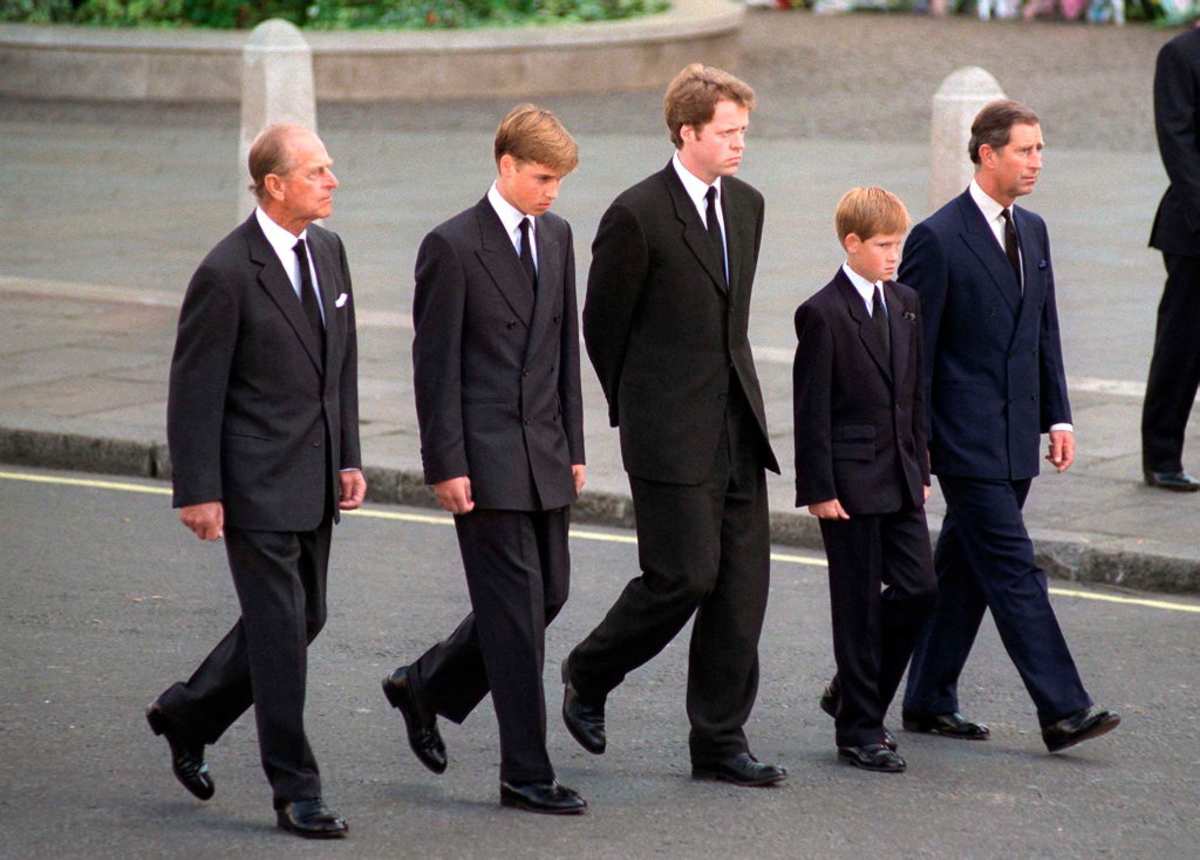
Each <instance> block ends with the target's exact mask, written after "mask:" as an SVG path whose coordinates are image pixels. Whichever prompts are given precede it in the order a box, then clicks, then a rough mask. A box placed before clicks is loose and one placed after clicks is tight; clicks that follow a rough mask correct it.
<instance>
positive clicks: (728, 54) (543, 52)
mask: <svg viewBox="0 0 1200 860" xmlns="http://www.w3.org/2000/svg"><path fill="white" fill-rule="evenodd" d="M745 14H746V10H745V7H744V5H742V4H739V3H734V2H730V0H673V3H672V8H671V9H669V10H667V11H666V12H662V13H660V14H657V15H647V16H644V17H640V18H633V19H630V20H627V21H612V22H595V23H591V24H575V25H571V24H565V25H561V26H552V27H508V28H484V29H479V30H463V31H454V30H447V31H436V32H413V31H407V32H406V31H370V30H355V31H353V32H320V31H310V32H306V33H304V38H305V40H306V41H307V42H308V44H309V46H310V47H311V48H312V56H313V75H314V83H315V86H316V96H317V99H318V100H321V101H383V100H404V101H407V100H412V101H420V100H426V99H446V98H471V97H484V96H512V97H514V98H528V97H531V96H540V95H548V94H555V93H584V92H588V93H592V92H613V91H619V90H632V89H642V88H646V87H661V86H663V85H665V84H666V83H667V81H669V80H670V79H671V78H672V77H673V76H674V75H675V73H676V72H678V71H679V69H681V68H683V66H684V65H686V64H687V63H690V62H696V61H698V60H703V61H704V62H706V63H708V64H710V65H717V66H722V67H724V68H730V67H732V66H734V65H735V64H736V61H737V37H738V31H739V30H740V29H741V26H742V21H743V19H744V17H745ZM248 35H249V34H248V33H246V32H243V31H234V32H230V31H204V30H152V29H146V30H129V29H115V30H114V29H106V28H95V27H67V26H53V27H50V26H36V25H30V24H4V25H0V93H4V94H7V95H12V96H19V97H22V98H35V99H55V98H68V99H81V100H84V101H112V100H115V101H172V102H174V101H183V102H221V101H226V102H228V101H237V100H238V99H240V97H241V67H242V46H243V44H244V43H245V41H246V38H247V36H248Z"/></svg>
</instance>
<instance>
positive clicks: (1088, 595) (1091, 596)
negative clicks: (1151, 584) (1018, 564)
mask: <svg viewBox="0 0 1200 860" xmlns="http://www.w3.org/2000/svg"><path fill="white" fill-rule="evenodd" d="M1050 593H1051V594H1055V595H1058V596H1059V597H1082V598H1084V599H1085V600H1099V601H1102V602H1104V603H1123V604H1125V605H1126V606H1149V607H1150V608H1151V609H1170V610H1171V611H1173V612H1200V606H1194V605H1192V604H1190V603H1173V602H1171V601H1169V600H1151V599H1150V598H1147V597H1123V596H1121V595H1118V594H1098V593H1096V592H1094V591H1077V590H1076V589H1074V588H1051V589H1050Z"/></svg>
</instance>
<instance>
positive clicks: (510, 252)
mask: <svg viewBox="0 0 1200 860" xmlns="http://www.w3.org/2000/svg"><path fill="white" fill-rule="evenodd" d="M493 154H494V156H495V159H496V170H497V173H498V175H497V178H496V181H495V183H494V184H493V185H492V187H491V189H490V190H489V191H488V193H487V194H486V195H485V196H484V198H483V199H482V200H480V201H479V202H478V203H477V204H475V205H474V206H472V207H471V208H470V209H467V210H465V211H463V212H461V213H459V214H458V215H456V216H455V217H453V218H451V219H450V220H449V221H447V222H445V223H444V224H441V225H439V226H438V227H436V228H434V230H433V231H432V232H431V233H430V234H429V235H428V236H426V237H425V240H424V241H423V242H422V243H421V248H420V250H419V251H418V253H417V269H416V281H417V284H416V294H415V296H414V298H413V322H414V324H415V327H416V336H415V338H414V340H413V381H414V385H415V387H416V397H417V419H418V421H419V423H420V429H421V458H422V461H423V463H424V467H425V479H426V481H427V482H428V483H429V484H431V485H432V486H433V489H434V492H435V493H436V494H437V498H438V501H439V502H440V504H441V505H442V507H443V508H445V509H446V510H447V511H450V512H451V513H452V514H454V526H455V529H456V530H457V531H458V543H459V548H460V549H461V550H462V557H463V567H464V568H465V571H466V577H467V590H468V591H469V593H470V596H471V607H472V609H473V610H474V611H473V612H472V613H471V614H470V615H468V616H467V618H466V619H465V620H464V621H463V622H462V623H461V624H460V625H459V626H458V629H457V630H455V631H454V633H452V634H451V635H450V637H449V638H448V639H446V640H445V641H443V642H439V643H438V644H436V645H434V646H433V647H432V648H430V649H429V650H428V651H427V652H426V653H425V654H423V655H422V656H421V657H420V659H418V660H417V661H416V662H415V663H413V664H412V665H410V666H401V667H400V668H398V669H397V670H396V671H395V672H393V673H392V674H391V675H389V676H388V677H387V678H385V679H384V681H383V690H384V693H385V694H386V695H387V698H388V701H390V702H391V703H392V705H393V706H395V707H396V708H398V709H399V710H400V712H401V714H402V716H403V717H404V720H405V724H406V729H407V732H408V739H409V745H410V746H411V747H412V750H413V752H414V753H415V754H416V755H417V758H418V759H419V760H420V761H421V762H422V763H423V764H424V765H425V766H426V767H428V768H429V769H430V770H432V771H433V772H435V773H441V772H442V771H444V770H445V769H446V748H445V744H444V742H443V741H442V738H441V734H440V732H439V731H438V728H437V715H439V714H441V715H442V716H445V717H447V718H448V719H450V720H453V721H454V722H459V723H460V722H462V721H463V720H464V719H466V717H467V715H468V714H469V713H470V712H471V711H472V710H473V709H474V708H475V706H476V705H477V704H479V702H480V700H482V699H483V697H484V696H486V695H487V693H488V691H489V690H490V691H491V694H492V702H493V703H494V705H495V707H496V719H497V721H498V722H499V723H500V802H501V803H502V804H503V805H505V806H511V807H516V808H518V809H524V810H528V811H531V812H543V813H554V814H577V813H581V812H583V811H584V810H585V809H586V808H587V803H586V802H585V801H584V800H583V798H581V797H580V796H579V795H578V794H577V793H576V792H575V791H574V790H573V789H570V788H568V787H566V786H564V785H561V784H560V783H558V782H557V781H556V780H555V778H554V768H553V767H552V765H551V764H550V757H549V754H548V753H547V751H546V702H545V695H544V693H543V689H542V668H543V665H544V657H545V629H546V625H548V624H549V623H550V622H551V621H553V620H554V617H555V616H556V615H557V614H558V612H559V610H560V609H562V606H563V604H564V603H565V602H566V600H567V589H568V583H569V579H570V555H569V553H568V548H567V528H568V525H569V522H570V505H571V503H572V502H573V501H574V500H575V499H576V498H577V497H578V495H579V492H580V490H582V489H583V484H584V480H585V474H586V469H585V466H584V453H583V400H582V396H581V394H580V382H579V321H578V310H577V305H576V301H575V255H574V251H573V248H572V238H571V227H570V225H569V224H567V222H566V221H564V220H563V219H561V218H559V217H558V216H556V215H553V214H551V213H550V211H549V209H550V206H551V204H553V203H554V200H555V198H556V197H557V196H558V191H559V186H560V184H561V182H562V180H563V177H565V176H566V175H567V174H568V173H570V172H571V171H572V170H574V169H575V166H576V164H577V163H578V160H579V159H578V154H577V149H576V146H575V141H574V140H573V139H572V138H571V136H570V134H568V133H567V130H566V129H565V128H563V126H562V124H561V123H560V122H559V120H558V118H557V117H555V116H554V114H552V113H550V112H549V111H546V110H542V109H540V108H537V107H534V106H533V105H520V106H518V107H516V108H514V109H513V110H512V111H511V112H510V113H509V114H508V116H506V117H505V118H504V120H503V121H502V122H501V123H500V126H499V128H498V129H497V131H496V139H495V144H494V148H493Z"/></svg>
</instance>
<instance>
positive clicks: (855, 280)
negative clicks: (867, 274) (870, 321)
mask: <svg viewBox="0 0 1200 860" xmlns="http://www.w3.org/2000/svg"><path fill="white" fill-rule="evenodd" d="M842 271H843V272H845V273H846V277H847V278H848V279H849V280H850V285H851V286H852V287H854V291H855V292H856V293H858V294H859V296H861V297H862V300H863V301H864V302H865V303H866V305H867V313H868V314H870V313H871V308H872V307H873V304H872V302H873V300H874V298H875V287H877V286H879V287H882V286H883V284H882V283H880V282H879V281H875V282H874V283H871V282H870V281H868V280H867V279H866V278H864V277H863V276H862V275H860V274H859V273H858V272H856V271H854V270H853V269H852V268H850V263H849V261H847V262H845V263H842ZM881 298H882V299H883V306H884V309H886V308H887V294H886V293H883V294H882V295H881Z"/></svg>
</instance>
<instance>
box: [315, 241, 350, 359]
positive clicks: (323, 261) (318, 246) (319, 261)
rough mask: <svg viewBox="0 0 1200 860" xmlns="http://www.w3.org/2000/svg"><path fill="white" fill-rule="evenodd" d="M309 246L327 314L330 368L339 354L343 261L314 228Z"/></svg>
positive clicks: (326, 350)
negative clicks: (338, 311) (339, 315)
mask: <svg viewBox="0 0 1200 860" xmlns="http://www.w3.org/2000/svg"><path fill="white" fill-rule="evenodd" d="M308 236H309V240H310V241H309V245H308V246H309V248H311V249H312V254H313V261H314V262H315V263H316V265H317V282H318V283H317V289H318V290H320V293H321V309H322V310H323V311H324V314H325V365H324V366H325V368H326V370H328V369H329V368H330V366H331V365H330V361H331V360H332V357H333V356H335V355H337V354H338V344H340V338H341V331H340V329H339V328H338V326H337V320H338V315H337V307H336V304H335V303H336V302H337V297H338V293H340V292H341V287H342V279H341V271H342V267H341V263H340V261H339V260H338V259H337V258H336V257H335V256H334V254H333V249H332V248H331V247H329V242H327V241H326V237H325V236H323V235H322V236H317V235H315V234H314V233H313V231H312V230H309V232H308Z"/></svg>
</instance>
